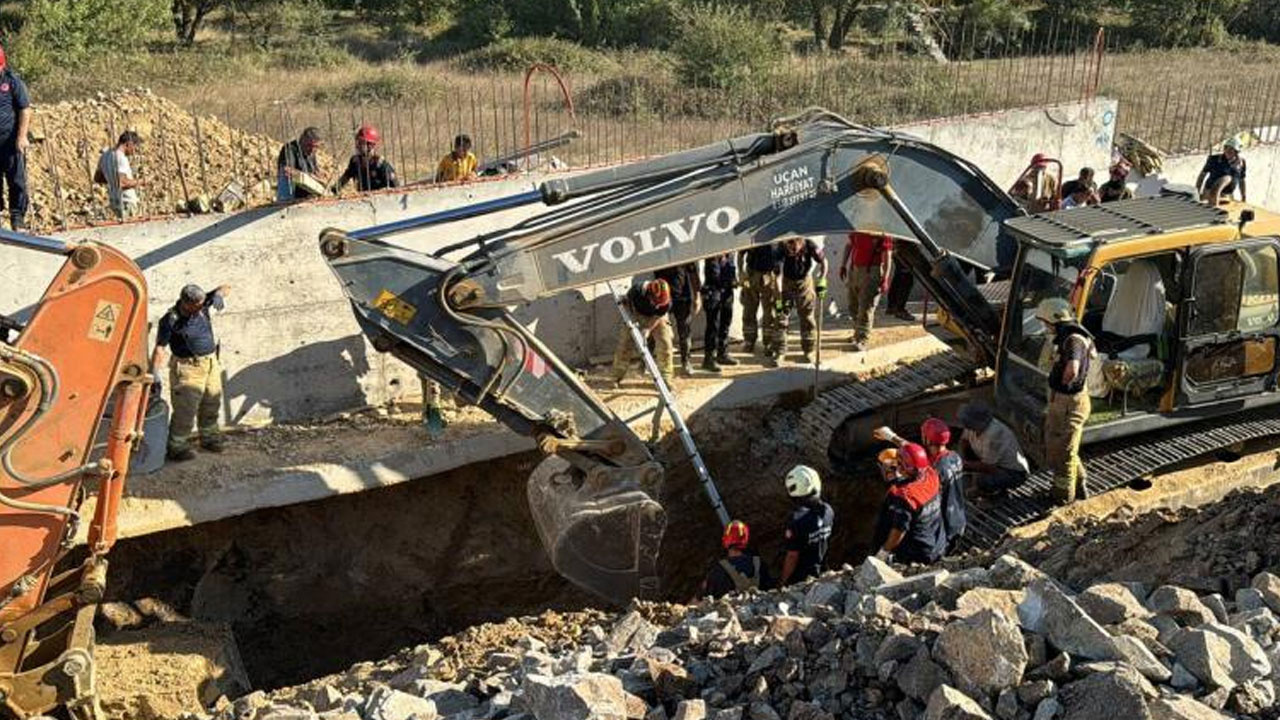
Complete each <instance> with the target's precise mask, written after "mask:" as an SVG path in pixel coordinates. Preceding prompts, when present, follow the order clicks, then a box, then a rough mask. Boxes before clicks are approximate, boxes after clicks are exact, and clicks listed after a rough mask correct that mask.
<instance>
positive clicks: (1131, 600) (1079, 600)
mask: <svg viewBox="0 0 1280 720" xmlns="http://www.w3.org/2000/svg"><path fill="white" fill-rule="evenodd" d="M1075 601H1076V604H1077V605H1079V606H1080V608H1081V609H1082V610H1084V611H1085V612H1086V613H1088V614H1089V617H1091V618H1093V619H1094V620H1096V621H1097V622H1098V624H1099V625H1119V624H1120V623H1122V622H1124V621H1125V620H1129V619H1135V618H1136V619H1139V620H1141V619H1144V618H1148V617H1150V616H1151V614H1152V613H1151V611H1150V610H1148V609H1147V608H1145V607H1143V605H1142V602H1141V601H1140V600H1138V598H1137V597H1135V596H1134V594H1133V591H1132V590H1131V589H1129V587H1128V586H1127V585H1122V584H1120V583H1102V584H1099V585H1093V586H1090V587H1089V588H1087V589H1085V590H1084V592H1082V593H1080V594H1079V595H1077V596H1076V598H1075Z"/></svg>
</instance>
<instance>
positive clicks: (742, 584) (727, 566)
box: [702, 520, 773, 598]
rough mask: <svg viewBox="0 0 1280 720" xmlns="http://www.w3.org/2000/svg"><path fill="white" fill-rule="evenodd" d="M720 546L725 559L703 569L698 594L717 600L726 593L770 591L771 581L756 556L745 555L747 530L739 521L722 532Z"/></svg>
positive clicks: (749, 553) (749, 530) (748, 530)
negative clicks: (702, 579)
mask: <svg viewBox="0 0 1280 720" xmlns="http://www.w3.org/2000/svg"><path fill="white" fill-rule="evenodd" d="M720 545H721V547H723V548H724V553H725V556H724V557H722V558H720V559H719V560H718V561H716V562H715V563H713V564H712V565H711V567H710V568H708V569H707V578H706V580H704V581H703V583H702V594H703V595H706V596H709V597H713V598H715V597H721V596H723V595H728V594H729V593H740V592H746V591H748V590H770V589H772V588H773V578H771V577H769V571H768V569H766V568H765V567H764V565H763V564H762V563H761V562H760V556H759V555H756V554H754V553H751V552H749V551H748V548H749V547H750V545H751V528H749V527H747V524H746V523H745V522H743V521H741V520H734V521H733V522H731V523H729V524H728V525H726V526H725V528H724V533H723V534H722V535H721V536H720Z"/></svg>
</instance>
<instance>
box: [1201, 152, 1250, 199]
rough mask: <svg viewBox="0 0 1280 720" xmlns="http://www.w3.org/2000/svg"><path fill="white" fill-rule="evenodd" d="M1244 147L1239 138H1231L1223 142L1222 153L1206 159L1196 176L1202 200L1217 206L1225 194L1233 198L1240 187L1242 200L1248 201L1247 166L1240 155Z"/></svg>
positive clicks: (1228, 197)
mask: <svg viewBox="0 0 1280 720" xmlns="http://www.w3.org/2000/svg"><path fill="white" fill-rule="evenodd" d="M1242 147H1243V145H1242V144H1241V142H1240V140H1239V139H1238V138H1231V139H1230V140H1228V141H1226V142H1225V143H1223V145H1222V152H1221V153H1217V154H1214V155H1210V156H1209V158H1208V159H1207V160H1205V161H1204V168H1202V169H1201V170H1200V174H1199V175H1198V176H1196V189H1197V190H1199V191H1200V199H1201V200H1203V201H1205V202H1207V203H1209V204H1210V205H1213V206H1215V207H1216V206H1217V204H1218V201H1219V200H1220V199H1221V198H1222V196H1223V195H1226V196H1227V199H1231V197H1232V196H1234V195H1235V192H1236V190H1237V189H1239V190H1240V202H1248V199H1247V198H1246V195H1245V188H1244V178H1245V170H1246V167H1245V162H1244V158H1243V157H1242V156H1241V155H1240V149H1241V148H1242Z"/></svg>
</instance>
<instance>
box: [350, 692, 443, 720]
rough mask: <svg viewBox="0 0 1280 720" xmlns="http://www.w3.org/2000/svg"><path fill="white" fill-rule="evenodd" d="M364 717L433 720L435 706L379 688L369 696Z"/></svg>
mask: <svg viewBox="0 0 1280 720" xmlns="http://www.w3.org/2000/svg"><path fill="white" fill-rule="evenodd" d="M364 716H365V717H366V718H368V719H369V720H435V719H436V718H437V717H440V714H439V713H438V712H436V704H435V703H433V702H431V701H430V700H425V699H423V698H420V697H416V696H414V695H410V694H409V693H406V692H401V691H399V690H392V689H391V688H389V687H379V688H377V689H375V690H374V691H373V692H372V693H370V695H369V701H368V703H367V704H366V705H365V711H364Z"/></svg>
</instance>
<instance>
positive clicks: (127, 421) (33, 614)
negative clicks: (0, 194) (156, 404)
mask: <svg viewBox="0 0 1280 720" xmlns="http://www.w3.org/2000/svg"><path fill="white" fill-rule="evenodd" d="M0 243H4V244H7V245H13V246H18V247H23V248H26V249H30V250H34V251H39V252H46V253H53V254H58V255H62V256H64V257H65V258H66V259H65V260H64V262H63V264H62V267H61V269H60V270H59V271H58V273H57V275H56V276H55V277H54V278H53V282H52V283H50V285H49V287H48V289H47V290H46V291H45V293H44V296H43V297H41V298H40V301H39V302H38V303H37V304H36V305H35V306H34V308H33V310H32V313H31V315H30V319H29V321H27V322H26V323H25V325H23V324H19V323H14V322H12V321H9V320H8V319H6V322H5V325H6V327H7V328H12V329H17V330H18V331H19V332H18V336H17V338H16V339H15V340H14V341H13V342H11V343H10V342H7V341H5V342H0V717H7V716H12V717H16V718H19V719H23V718H27V717H29V716H32V715H36V714H39V713H43V712H45V711H46V710H49V709H50V708H53V707H55V706H58V705H65V706H66V707H67V708H68V709H69V710H70V712H71V714H72V715H73V716H75V717H83V718H88V717H93V716H94V715H95V714H96V713H97V698H96V692H95V682H94V666H93V657H92V643H93V615H94V612H95V610H96V607H97V602H98V601H99V600H101V598H102V593H103V589H104V587H105V584H106V568H107V563H106V557H105V556H106V553H107V552H108V551H109V550H110V549H111V546H112V545H113V544H114V543H115V539H116V512H117V509H118V508H119V503H120V497H121V495H122V493H123V491H124V482H125V476H126V474H127V471H128V469H129V459H130V455H131V453H132V450H133V447H134V445H135V444H136V442H137V440H138V439H139V437H140V430H141V424H142V419H143V415H144V412H145V407H146V400H147V394H148V390H149V384H150V373H149V372H148V371H147V352H146V350H147V347H146V344H147V329H148V328H147V286H146V281H145V279H144V278H143V276H142V272H141V271H140V270H139V269H138V267H137V266H136V265H134V263H133V262H132V261H131V260H130V259H129V258H128V257H126V256H125V255H123V254H122V253H120V252H119V251H117V250H115V249H114V248H111V247H108V246H106V245H101V244H95V243H81V244H74V245H72V244H67V243H63V242H61V241H59V240H55V239H52V238H41V237H34V236H30V235H25V234H21V233H10V232H5V231H0ZM6 334H7V332H6ZM108 412H109V413H110V418H111V420H110V425H109V430H108V437H107V442H106V450H105V452H95V450H94V448H95V444H96V437H97V434H98V431H99V427H100V425H101V423H102V418H103V416H104V414H106V413H108ZM91 490H92V491H96V493H97V505H96V511H95V514H94V516H93V518H92V519H91V520H90V525H89V532H88V538H89V543H88V549H89V555H88V558H87V559H85V560H84V562H82V563H80V564H78V565H75V566H72V567H65V565H66V563H65V562H63V561H64V559H65V557H66V555H67V553H68V552H69V551H70V549H71V545H72V541H73V538H74V537H75V535H76V532H77V530H78V528H79V526H80V524H81V522H82V518H81V516H80V512H79V509H80V503H81V500H82V499H83V496H84V493H85V492H86V491H91Z"/></svg>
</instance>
